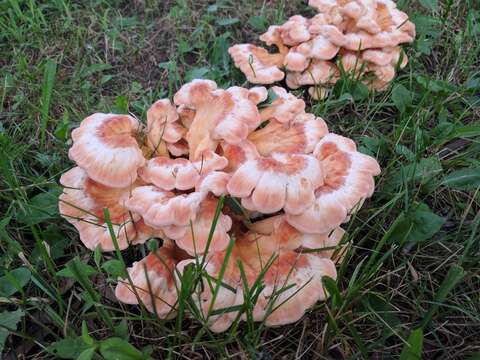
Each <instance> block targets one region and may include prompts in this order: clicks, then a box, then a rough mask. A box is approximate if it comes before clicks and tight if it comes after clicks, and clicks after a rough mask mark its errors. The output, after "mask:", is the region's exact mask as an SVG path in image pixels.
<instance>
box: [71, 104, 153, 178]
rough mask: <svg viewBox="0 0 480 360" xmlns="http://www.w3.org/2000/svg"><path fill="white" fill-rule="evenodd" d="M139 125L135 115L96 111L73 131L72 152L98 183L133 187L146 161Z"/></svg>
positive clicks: (77, 161) (74, 157) (78, 162)
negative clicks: (138, 137)
mask: <svg viewBox="0 0 480 360" xmlns="http://www.w3.org/2000/svg"><path fill="white" fill-rule="evenodd" d="M138 128H139V123H138V121H137V120H136V119H134V118H133V117H131V116H127V115H115V114H100V113H97V114H93V115H91V116H89V117H87V118H86V119H85V120H83V121H82V123H81V124H80V127H79V128H77V129H75V130H73V131H72V139H73V146H72V147H71V148H70V150H69V152H68V155H69V157H70V159H72V160H73V161H75V162H76V163H77V165H78V166H80V167H81V168H83V169H85V171H86V172H87V174H88V176H89V177H90V178H91V179H93V180H95V181H96V182H99V183H101V184H103V185H106V186H110V187H126V186H129V185H130V184H132V183H133V182H134V181H135V180H136V178H137V169H138V168H139V167H141V166H142V165H143V164H144V162H145V159H144V158H143V155H142V151H141V150H140V148H139V146H138V143H137V141H136V139H135V135H136V133H137V131H138Z"/></svg>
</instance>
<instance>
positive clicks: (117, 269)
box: [102, 259, 126, 278]
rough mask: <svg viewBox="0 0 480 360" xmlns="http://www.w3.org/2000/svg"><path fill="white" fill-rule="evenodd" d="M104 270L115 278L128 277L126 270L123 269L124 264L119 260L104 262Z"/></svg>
mask: <svg viewBox="0 0 480 360" xmlns="http://www.w3.org/2000/svg"><path fill="white" fill-rule="evenodd" d="M102 269H103V270H105V271H106V272H107V273H108V274H109V275H110V276H112V277H114V278H118V277H121V278H124V277H125V276H126V274H125V268H124V267H123V264H122V262H121V261H120V260H118V259H112V260H108V261H106V262H104V263H103V265H102Z"/></svg>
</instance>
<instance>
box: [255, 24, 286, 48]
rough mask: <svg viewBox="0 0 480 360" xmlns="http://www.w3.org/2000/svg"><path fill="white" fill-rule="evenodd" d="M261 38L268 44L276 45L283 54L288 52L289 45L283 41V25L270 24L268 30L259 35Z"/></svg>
mask: <svg viewBox="0 0 480 360" xmlns="http://www.w3.org/2000/svg"><path fill="white" fill-rule="evenodd" d="M259 39H260V41H263V42H264V43H265V44H267V45H268V46H272V45H275V46H276V47H277V48H278V51H279V53H280V54H282V55H285V54H286V53H287V52H288V47H287V46H285V44H284V43H283V38H282V27H281V26H278V25H271V26H269V27H268V29H267V31H266V32H265V33H263V34H262V35H260V36H259Z"/></svg>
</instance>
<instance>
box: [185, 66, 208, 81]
mask: <svg viewBox="0 0 480 360" xmlns="http://www.w3.org/2000/svg"><path fill="white" fill-rule="evenodd" d="M209 71H210V69H209V68H208V67H205V66H204V67H195V68H193V69H190V70H188V71H187V72H186V74H185V81H186V82H189V81H192V80H194V79H205V75H207V74H208V72H209Z"/></svg>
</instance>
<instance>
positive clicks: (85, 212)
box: [58, 167, 146, 251]
mask: <svg viewBox="0 0 480 360" xmlns="http://www.w3.org/2000/svg"><path fill="white" fill-rule="evenodd" d="M60 183H61V184H62V185H63V186H64V189H63V192H62V194H61V195H60V197H59V203H58V207H59V210H60V214H61V215H62V217H63V218H65V219H66V220H67V221H69V222H70V223H71V224H72V225H74V226H75V228H76V229H77V231H78V232H79V234H80V240H81V241H82V242H83V243H84V244H85V246H86V247H87V248H89V249H91V250H94V249H95V248H96V247H97V245H100V246H101V248H102V250H103V251H112V250H114V249H115V247H114V244H113V240H112V237H111V235H110V232H109V229H108V226H107V224H105V219H104V214H103V209H104V208H107V209H108V211H109V214H110V218H111V221H112V228H113V230H114V233H115V236H116V238H117V242H118V246H119V248H120V249H125V248H127V247H128V246H129V244H131V243H133V244H139V243H142V242H144V241H145V240H146V239H145V240H143V238H140V237H139V236H138V234H137V231H136V224H135V222H137V221H138V220H139V217H138V215H135V214H132V216H131V215H130V214H129V213H128V210H127V209H126V208H125V207H124V204H125V201H126V200H127V199H128V197H129V196H130V193H131V190H132V188H133V187H134V186H137V185H136V184H135V185H134V186H132V187H127V188H109V187H107V186H104V185H102V184H99V183H97V182H95V181H93V180H91V179H89V178H88V177H87V174H86V172H85V171H84V170H83V169H81V168H80V167H75V168H73V169H71V170H69V171H67V172H66V173H64V174H63V175H62V177H61V178H60Z"/></svg>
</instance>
